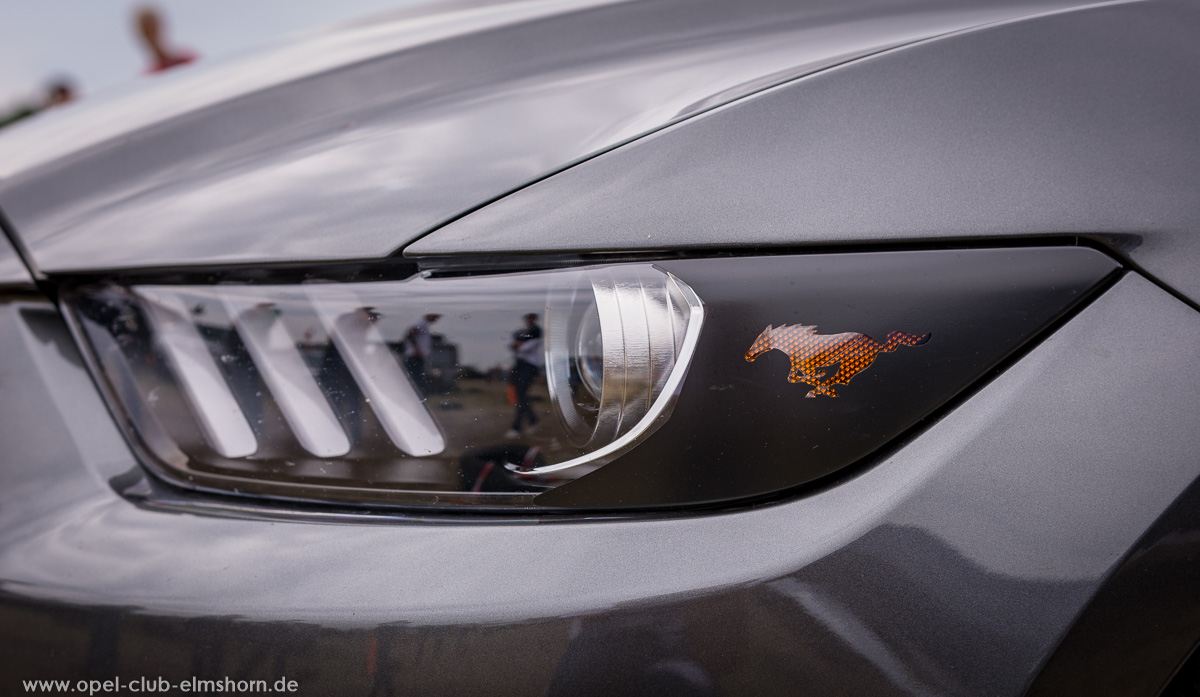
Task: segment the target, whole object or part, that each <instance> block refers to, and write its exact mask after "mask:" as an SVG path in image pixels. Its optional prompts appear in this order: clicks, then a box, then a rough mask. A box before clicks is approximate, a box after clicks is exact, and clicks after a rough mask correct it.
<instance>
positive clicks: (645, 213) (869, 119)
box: [405, 0, 1200, 300]
mask: <svg viewBox="0 0 1200 697" xmlns="http://www.w3.org/2000/svg"><path fill="white" fill-rule="evenodd" d="M1197 27H1200V4H1197V3H1195V2H1188V1H1174V0H1165V1H1161V2H1159V1H1155V2H1145V3H1125V4H1112V5H1108V6H1103V7H1096V8H1091V9H1083V10H1078V11H1071V12H1064V13H1058V14H1053V15H1048V16H1043V17H1039V18H1035V19H1030V20H1027V21H1017V22H1011V23H1006V24H1002V25H998V26H994V27H990V28H985V29H981V30H978V31H973V32H968V33H963V34H959V35H956V36H951V37H945V38H940V39H936V40H932V41H927V42H923V43H920V44H916V45H912V46H906V47H903V48H899V49H896V50H894V51H889V52H886V53H882V54H878V55H875V56H871V57H868V58H864V59H862V60H858V61H855V62H852V63H849V64H847V65H843V66H839V67H836V68H833V69H830V70H826V71H824V72H821V73H818V74H816V75H812V76H810V77H807V78H804V79H801V80H798V81H795V82H792V83H789V84H786V85H783V86H781V87H779V88H776V89H774V90H771V91H769V92H767V93H763V94H759V95H755V96H753V97H750V98H748V99H744V100H742V101H740V102H737V103H735V104H731V105H729V106H727V107H725V108H722V109H718V110H715V111H712V112H709V113H707V114H704V115H701V116H699V117H697V118H694V119H692V120H690V121H688V122H687V123H684V124H680V125H678V126H675V127H672V128H669V129H666V130H663V131H660V132H658V133H656V134H653V135H651V136H648V137H646V138H643V139H641V140H639V141H636V142H634V143H632V144H630V145H628V146H626V147H623V148H619V149H617V150H614V151H612V152H610V153H607V154H605V155H602V156H600V157H597V158H595V159H593V160H590V161H588V162H585V163H583V164H581V165H579V166H576V167H574V168H572V169H570V170H568V171H566V172H564V173H562V174H560V175H558V176H555V177H552V178H550V179H547V180H545V181H542V182H540V183H538V184H535V185H533V186H530V187H528V188H526V189H524V190H522V191H520V192H517V193H515V194H513V195H511V196H509V197H507V198H505V199H503V200H501V201H499V202H497V203H494V204H492V205H491V206H488V207H486V208H484V209H482V210H480V211H478V212H477V213H475V214H473V215H470V216H467V217H465V218H463V219H460V220H458V221H456V222H454V223H453V224H451V225H449V226H447V227H445V228H443V229H441V230H438V231H436V232H434V233H433V234H431V235H429V236H427V237H425V238H424V239H422V240H420V241H418V242H417V243H415V244H413V245H411V246H410V247H408V248H407V249H406V250H405V254H406V255H408V256H422V255H446V254H466V253H472V254H476V253H480V252H516V251H521V252H527V251H529V250H531V249H535V250H546V251H560V252H568V251H569V252H575V251H580V252H582V251H588V252H594V251H601V250H631V249H695V248H708V247H742V248H746V247H760V246H802V245H830V244H837V245H840V244H848V243H853V244H857V243H879V242H882V241H900V240H921V241H925V242H928V241H929V240H931V239H941V240H953V239H963V238H1000V237H1019V236H1028V235H1054V234H1071V235H1083V236H1089V237H1093V238H1095V239H1098V240H1100V241H1102V242H1104V243H1105V244H1108V245H1110V246H1112V247H1114V248H1116V249H1118V250H1120V252H1121V253H1123V254H1125V255H1128V258H1130V259H1132V261H1133V262H1134V263H1135V264H1137V265H1140V266H1141V267H1142V268H1143V269H1145V271H1146V272H1147V273H1149V274H1151V275H1153V276H1155V277H1157V278H1158V279H1159V280H1161V281H1163V282H1165V283H1167V284H1169V285H1171V286H1173V287H1174V288H1175V289H1177V290H1178V291H1180V292H1182V293H1184V294H1186V295H1188V296H1189V297H1190V298H1192V300H1200V272H1197V270H1196V266H1195V264H1196V262H1195V260H1196V259H1197V257H1198V255H1200V197H1197V196H1196V191H1197V190H1200V138H1198V137H1197V131H1196V124H1197V123H1200V81H1197V80H1196V79H1195V76H1196V75H1197V74H1200V43H1198V42H1197V41H1196V31H1197Z"/></svg>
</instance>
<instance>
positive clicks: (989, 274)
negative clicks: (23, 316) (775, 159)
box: [66, 247, 1117, 510]
mask: <svg viewBox="0 0 1200 697" xmlns="http://www.w3.org/2000/svg"><path fill="white" fill-rule="evenodd" d="M1116 268H1117V267H1116V265H1115V264H1114V263H1113V262H1112V261H1111V260H1110V259H1109V258H1108V257H1106V256H1104V255H1103V254H1100V253H1099V252H1096V251H1093V250H1088V249H1081V248H1067V247H1045V248H1029V249H992V250H962V251H920V252H918V251H913V252H890V253H863V254H831V255H804V256H786V255H776V256H760V257H726V258H710V259H691V260H659V261H657V262H655V263H635V264H612V265H595V266H584V267H577V268H570V269H557V270H546V271H534V272H520V273H504V274H490V275H457V276H445V275H438V274H431V273H425V274H419V275H416V276H413V277H410V278H407V279H404V280H397V281H372V282H336V281H331V280H330V279H323V280H321V281H312V280H310V281H309V282H303V283H290V284H282V283H275V284H261V283H217V284H179V285H176V284H164V283H161V282H158V283H155V282H121V281H120V279H115V280H113V279H110V280H108V281H106V282H100V283H89V284H83V285H79V286H77V287H75V288H73V289H71V290H70V291H69V292H68V293H67V294H66V298H67V305H68V306H69V307H70V309H71V311H72V313H73V316H74V317H75V319H76V321H77V325H78V327H79V329H80V335H81V336H82V337H83V338H84V340H85V343H86V344H87V347H88V348H89V350H90V356H91V358H92V363H93V365H94V368H95V370H96V372H97V374H98V376H99V378H100V381H101V384H102V385H103V386H104V387H105V388H106V392H107V393H108V395H109V398H110V401H111V403H112V405H113V407H114V411H115V412H116V413H117V415H118V416H119V417H120V418H121V420H122V422H123V423H124V424H125V425H126V427H127V433H128V434H129V436H130V439H131V442H133V443H134V445H135V446H136V447H137V449H138V451H139V452H140V453H141V454H142V455H143V458H144V459H145V461H146V463H147V464H148V465H149V466H150V467H151V469H152V470H153V471H154V472H156V473H157V474H158V475H159V476H160V477H162V478H164V479H166V480H168V481H170V482H172V483H175V484H178V485H182V486H186V487H191V488H198V489H209V490H218V491H224V492H233V493H239V494H248V495H255V496H263V497H273V498H285V499H300V500H314V501H337V502H342V503H357V504H372V505H378V504H396V505H409V506H438V507H446V506H450V507H455V506H467V507H471V508H473V509H476V510H478V509H480V508H481V507H482V508H488V507H492V508H505V509H512V508H514V507H516V508H524V509H547V508H550V509H571V508H585V509H592V508H596V509H614V508H630V507H637V508H645V507H656V506H677V505H684V504H695V503H704V504H712V503H718V502H728V501H732V500H739V499H746V498H748V497H754V496H763V495H775V494H778V493H779V492H781V491H787V490H790V489H793V488H794V487H797V486H800V485H803V484H805V483H809V482H812V481H814V480H818V479H821V478H823V477H825V476H827V475H830V474H831V473H833V472H836V471H838V470H840V469H842V468H844V467H846V466H847V465H850V464H853V463H856V462H861V461H864V458H866V457H867V456H869V455H870V454H871V453H873V452H876V451H877V450H879V448H880V447H881V446H883V445H885V444H886V443H888V442H890V441H892V440H893V439H894V438H896V437H897V436H899V435H901V434H903V433H904V432H905V431H907V430H909V429H911V428H912V427H913V426H914V425H916V424H918V423H919V422H920V421H922V420H923V419H926V418H928V417H929V416H930V415H932V414H934V413H935V412H936V410H937V409H938V408H940V407H942V406H943V405H945V404H947V402H948V401H949V400H951V399H952V398H953V397H954V396H955V395H957V394H959V393H961V392H962V391H963V390H964V389H965V388H967V387H968V386H970V385H971V384H972V383H973V382H975V381H976V380H978V379H979V378H980V377H981V376H983V375H985V374H986V373H987V372H988V371H990V370H992V369H993V368H994V367H995V366H997V365H998V364H1000V362H1001V361H1003V360H1004V358H1005V357H1006V356H1008V355H1009V354H1011V353H1012V352H1013V351H1014V350H1016V349H1017V348H1019V347H1020V346H1021V345H1022V344H1024V343H1025V342H1027V341H1028V340H1029V339H1030V338H1031V337H1033V336H1035V335H1036V334H1037V333H1038V332H1040V331H1042V330H1044V329H1045V328H1046V327H1047V326H1049V325H1050V324H1051V323H1053V322H1054V321H1055V320H1056V319H1058V318H1059V317H1061V316H1062V315H1063V314H1064V313H1065V312H1067V311H1069V310H1070V309H1071V308H1072V307H1074V306H1075V305H1077V304H1078V303H1079V302H1080V301H1081V300H1082V299H1083V298H1085V297H1086V296H1087V295H1088V294H1089V292H1090V291H1091V290H1093V289H1095V288H1097V287H1098V286H1099V285H1100V284H1101V283H1102V282H1103V280H1104V279H1105V278H1106V277H1108V276H1109V275H1110V274H1112V273H1113V272H1114V271H1115V270H1116ZM701 299H703V300H701ZM689 376H690V377H689ZM685 378H686V379H685ZM635 446H636V447H635Z"/></svg>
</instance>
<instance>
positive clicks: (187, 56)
mask: <svg viewBox="0 0 1200 697" xmlns="http://www.w3.org/2000/svg"><path fill="white" fill-rule="evenodd" d="M198 57H199V56H197V55H196V54H195V53H192V52H191V51H186V50H184V51H180V52H178V53H175V54H173V55H170V56H161V57H155V59H154V64H153V65H151V66H150V67H149V68H146V72H147V73H161V72H162V71H164V70H170V69H171V68H174V67H177V66H180V65H187V64H188V63H192V62H194V61H195V60H196V59H197V58H198Z"/></svg>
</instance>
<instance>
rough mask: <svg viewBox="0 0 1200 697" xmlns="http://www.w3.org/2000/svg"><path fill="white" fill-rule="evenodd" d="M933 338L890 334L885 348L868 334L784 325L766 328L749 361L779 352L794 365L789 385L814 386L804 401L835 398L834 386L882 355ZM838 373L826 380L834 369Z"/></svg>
mask: <svg viewBox="0 0 1200 697" xmlns="http://www.w3.org/2000/svg"><path fill="white" fill-rule="evenodd" d="M931 336H933V335H932V334H925V335H924V336H917V335H916V334H909V333H908V332H891V333H889V334H888V335H887V341H885V342H883V343H882V344H881V343H879V342H878V341H876V340H874V339H872V338H871V337H869V336H867V335H866V334H859V333H858V332H846V333H844V334H818V333H817V327H816V325H815V324H793V325H787V324H783V325H780V326H779V327H772V326H771V325H769V324H768V325H767V328H766V329H764V330H763V331H762V334H759V335H758V338H757V339H755V340H754V343H753V344H752V345H751V346H750V350H749V351H747V352H746V360H747V361H749V362H753V361H754V360H755V359H756V358H758V357H759V356H761V355H762V354H764V353H766V352H767V351H770V350H772V349H779V350H780V351H783V352H784V353H786V354H787V355H788V358H790V359H791V361H792V371H791V372H790V373H788V382H803V383H807V384H808V385H810V386H812V388H813V389H812V390H811V391H810V392H809V393H808V394H806V395H804V396H805V397H816V396H817V395H819V394H823V395H828V396H830V397H836V396H838V395H837V392H836V391H835V390H834V388H833V386H834V385H845V384H847V383H849V382H850V378H853V377H854V376H855V375H858V374H859V373H861V372H862V371H864V370H866V369H867V368H869V367H871V364H872V363H873V362H875V357H876V356H878V355H879V354H880V353H881V352H891V351H895V350H896V349H898V348H900V347H901V346H920V345H921V344H924V343H925V342H927V341H929V337H931ZM835 364H836V365H837V366H838V369H837V372H835V373H834V374H833V376H832V377H828V378H826V376H827V375H829V372H830V370H831V369H832V367H833V366H834V365H835Z"/></svg>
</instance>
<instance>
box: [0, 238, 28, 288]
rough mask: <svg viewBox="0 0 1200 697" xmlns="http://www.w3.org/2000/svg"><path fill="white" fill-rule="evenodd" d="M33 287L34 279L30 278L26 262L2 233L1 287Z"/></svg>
mask: <svg viewBox="0 0 1200 697" xmlns="http://www.w3.org/2000/svg"><path fill="white" fill-rule="evenodd" d="M31 285H33V278H31V277H30V276H29V269H27V268H25V262H23V261H21V257H20V256H19V255H18V254H17V250H15V249H13V246H12V243H11V242H9V241H8V238H6V237H5V236H4V234H3V232H2V231H0V286H31Z"/></svg>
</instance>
